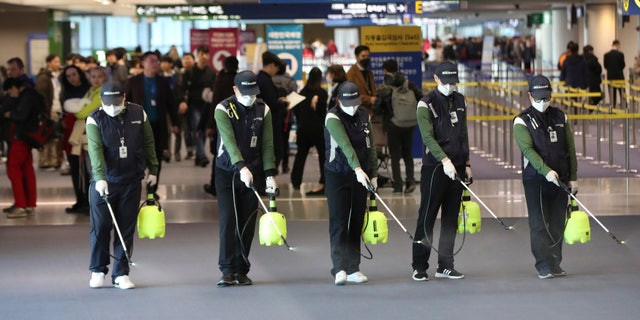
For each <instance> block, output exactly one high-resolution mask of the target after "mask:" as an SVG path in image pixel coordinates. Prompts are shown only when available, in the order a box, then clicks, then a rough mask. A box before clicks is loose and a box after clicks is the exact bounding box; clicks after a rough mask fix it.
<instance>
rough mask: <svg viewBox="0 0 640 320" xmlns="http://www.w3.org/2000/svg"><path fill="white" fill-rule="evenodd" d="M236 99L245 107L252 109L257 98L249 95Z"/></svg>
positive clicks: (237, 96) (239, 96)
mask: <svg viewBox="0 0 640 320" xmlns="http://www.w3.org/2000/svg"><path fill="white" fill-rule="evenodd" d="M236 99H237V100H238V102H240V103H241V104H242V105H243V106H245V107H250V106H252V105H253V103H254V102H256V96H252V95H248V96H243V95H236Z"/></svg>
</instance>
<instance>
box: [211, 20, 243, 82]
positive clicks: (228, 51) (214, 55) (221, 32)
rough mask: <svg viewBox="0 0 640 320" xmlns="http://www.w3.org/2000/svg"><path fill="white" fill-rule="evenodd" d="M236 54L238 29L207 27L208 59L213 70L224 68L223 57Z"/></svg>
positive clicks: (217, 70)
mask: <svg viewBox="0 0 640 320" xmlns="http://www.w3.org/2000/svg"><path fill="white" fill-rule="evenodd" d="M237 54H238V29H236V28H211V29H209V59H211V64H210V65H211V68H212V69H213V71H215V72H220V70H222V69H224V59H225V58H226V57H229V56H236V55H237Z"/></svg>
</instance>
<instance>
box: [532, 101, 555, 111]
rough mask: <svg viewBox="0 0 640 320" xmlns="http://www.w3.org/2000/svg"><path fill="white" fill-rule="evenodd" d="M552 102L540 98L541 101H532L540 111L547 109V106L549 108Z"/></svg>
mask: <svg viewBox="0 0 640 320" xmlns="http://www.w3.org/2000/svg"><path fill="white" fill-rule="evenodd" d="M550 104H551V101H542V100H540V102H535V101H531V105H532V106H533V107H534V108H536V110H538V111H540V112H545V111H547V108H549V105H550Z"/></svg>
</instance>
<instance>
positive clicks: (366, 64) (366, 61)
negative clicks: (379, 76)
mask: <svg viewBox="0 0 640 320" xmlns="http://www.w3.org/2000/svg"><path fill="white" fill-rule="evenodd" d="M370 63H371V59H362V60H360V65H361V66H362V67H363V68H365V69H366V68H369V64H370Z"/></svg>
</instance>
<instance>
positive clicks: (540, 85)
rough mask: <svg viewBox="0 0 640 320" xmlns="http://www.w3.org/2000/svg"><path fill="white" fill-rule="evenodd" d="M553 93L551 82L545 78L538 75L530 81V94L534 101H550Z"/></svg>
mask: <svg viewBox="0 0 640 320" xmlns="http://www.w3.org/2000/svg"><path fill="white" fill-rule="evenodd" d="M552 91H553V90H552V89H551V82H549V79H547V77H545V76H542V75H537V76H534V77H533V78H531V80H529V92H530V93H531V96H532V97H533V98H534V99H549V98H551V92H552Z"/></svg>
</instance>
